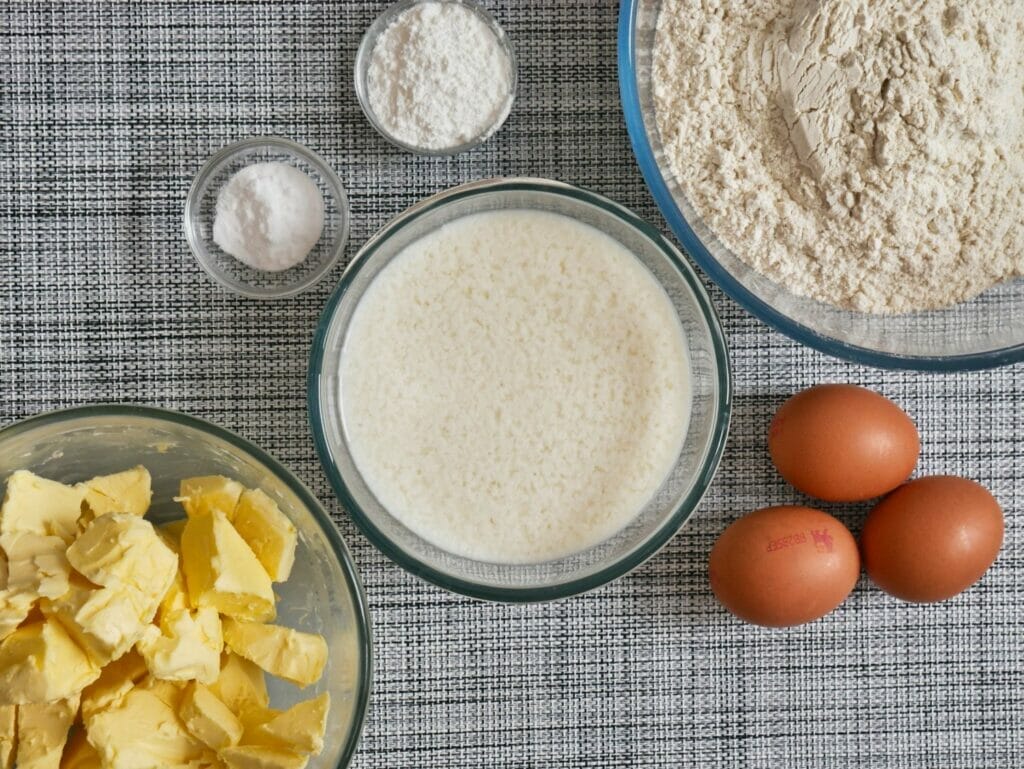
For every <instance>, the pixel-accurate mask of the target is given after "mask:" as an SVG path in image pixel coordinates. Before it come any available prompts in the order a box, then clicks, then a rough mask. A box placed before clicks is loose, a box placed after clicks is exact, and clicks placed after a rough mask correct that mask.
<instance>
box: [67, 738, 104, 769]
mask: <svg viewBox="0 0 1024 769" xmlns="http://www.w3.org/2000/svg"><path fill="white" fill-rule="evenodd" d="M60 769H103V764H102V763H101V762H100V754H99V753H97V752H96V748H94V747H93V746H92V745H90V744H89V740H88V739H87V738H86V734H85V729H81V728H79V729H75V730H74V731H72V733H71V737H70V738H69V739H68V744H67V747H65V748H64V756H63V757H62V758H61V761H60Z"/></svg>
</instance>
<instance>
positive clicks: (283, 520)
mask: <svg viewBox="0 0 1024 769" xmlns="http://www.w3.org/2000/svg"><path fill="white" fill-rule="evenodd" d="M232 522H233V523H234V525H235V529H237V530H238V533H239V534H241V535H242V539H244V540H245V542H246V544H248V545H249V547H250V548H251V549H252V551H253V552H254V553H255V554H256V557H257V558H258V559H259V561H260V563H261V564H262V565H263V568H264V569H266V571H267V574H269V575H270V578H271V579H272V580H273V581H274V582H284V581H285V580H286V579H288V576H289V575H290V574H291V571H292V564H294V563H295V545H296V542H297V534H296V531H295V526H294V525H293V524H292V522H291V521H290V520H288V516H286V515H285V514H284V513H282V512H281V510H280V508H278V506H277V503H276V502H275V501H274V500H273V499H271V498H270V497H269V496H267V494H265V493H264V492H263V491H261V490H260V489H248V490H246V491H245V492H243V493H242V496H241V497H239V499H238V506H237V507H236V508H235V517H234V519H233V521H232Z"/></svg>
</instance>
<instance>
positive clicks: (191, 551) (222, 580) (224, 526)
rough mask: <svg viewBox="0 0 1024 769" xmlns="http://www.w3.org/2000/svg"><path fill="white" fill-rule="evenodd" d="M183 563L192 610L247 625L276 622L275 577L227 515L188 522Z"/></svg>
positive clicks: (183, 536) (215, 514)
mask: <svg viewBox="0 0 1024 769" xmlns="http://www.w3.org/2000/svg"><path fill="white" fill-rule="evenodd" d="M181 558H182V563H183V565H184V571H185V583H186V584H187V585H188V595H189V602H190V603H191V604H192V605H193V606H196V607H200V606H212V607H213V608H215V609H217V611H219V612H220V613H221V614H226V615H228V616H231V617H237V618H239V619H243V620H260V621H262V620H267V619H273V618H274V616H275V613H276V612H275V608H274V591H273V588H272V586H271V582H270V577H269V575H268V574H267V572H266V570H265V569H264V568H263V566H262V565H261V564H260V562H259V560H257V558H256V556H255V555H254V554H253V552H252V549H251V548H250V547H249V546H248V545H247V544H246V543H245V540H244V539H242V537H241V536H240V535H239V533H238V532H237V531H235V527H234V526H232V525H231V522H230V521H229V520H228V519H227V516H226V515H224V513H222V512H220V511H219V510H215V511H213V512H212V513H210V514H209V515H198V516H195V517H192V518H189V521H188V523H187V524H185V530H184V531H183V532H182V535H181Z"/></svg>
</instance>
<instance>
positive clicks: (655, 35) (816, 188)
mask: <svg viewBox="0 0 1024 769" xmlns="http://www.w3.org/2000/svg"><path fill="white" fill-rule="evenodd" d="M1022 35H1024V8H1022V7H1021V6H1020V4H1019V3H1015V2H1013V0H995V1H994V2H991V3H986V4H983V5H981V6H976V7H971V8H963V7H961V5H960V4H951V3H947V2H945V1H944V0H943V1H941V2H940V0H924V2H921V3H917V4H915V6H914V8H913V10H912V11H911V10H907V9H906V4H904V3H899V2H896V0H885V1H884V2H867V1H866V0H838V1H837V2H829V3H825V2H814V1H811V0H757V1H756V2H753V3H751V2H740V1H739V0H726V1H725V2H722V3H720V4H717V5H715V6H714V7H713V8H710V9H709V8H708V6H707V4H705V3H701V2H699V0H625V2H624V3H623V5H622V13H621V16H620V29H619V73H620V85H621V95H622V102H623V109H624V112H625V117H626V123H627V126H628V129H629V132H630V136H631V139H632V142H633V147H634V150H635V152H636V154H637V158H638V161H639V164H640V166H641V169H642V171H643V173H644V176H645V178H646V179H647V182H648V184H649V186H650V188H651V190H652V193H653V195H654V197H655V199H656V200H657V202H658V203H659V205H660V207H661V209H662V211H663V213H664V214H665V216H666V219H667V220H668V222H669V224H670V226H671V227H672V229H673V231H674V232H675V234H676V235H677V236H678V237H679V239H680V241H681V242H682V243H683V246H684V247H685V248H686V250H687V251H688V252H689V253H690V255H691V256H693V258H694V259H695V261H697V262H698V263H699V265H700V266H701V267H702V268H703V269H704V270H705V271H706V272H707V273H708V274H709V275H710V276H711V278H712V279H713V280H715V282H717V283H718V284H719V285H720V286H721V287H722V288H723V289H724V290H725V291H726V292H727V293H729V294H730V295H731V296H732V297H733V298H734V299H736V301H737V302H739V303H740V304H741V305H742V306H744V307H745V308H746V309H748V310H749V311H751V312H752V313H753V314H754V315H756V316H757V317H759V318H761V319H762V320H764V321H766V322H767V323H769V324H770V325H772V326H774V327H776V328H778V329H779V330H781V331H783V332H785V333H787V334H789V335H790V336H792V337H794V338H795V339H797V340H798V341H801V342H803V343H805V344H808V345H810V346H812V347H815V348H817V349H819V350H822V351H824V352H827V353H830V354H833V355H837V356H840V357H845V358H848V359H851V360H855V361H858V362H862V363H868V364H871V365H876V366H883V367H890V368H910V369H931V370H964V369H976V368H986V367H991V366H997V365H1003V364H1007V363H1011V362H1014V361H1018V360H1021V359H1024V281H1022V280H1021V279H1020V277H1021V275H1022V274H1024V39H1022Z"/></svg>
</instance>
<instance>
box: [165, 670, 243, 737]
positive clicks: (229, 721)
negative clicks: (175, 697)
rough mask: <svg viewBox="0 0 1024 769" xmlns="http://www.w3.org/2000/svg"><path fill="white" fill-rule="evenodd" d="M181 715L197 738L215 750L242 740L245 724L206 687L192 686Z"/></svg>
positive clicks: (183, 701)
mask: <svg viewBox="0 0 1024 769" xmlns="http://www.w3.org/2000/svg"><path fill="white" fill-rule="evenodd" d="M178 715H180V716H181V720H182V721H184V722H185V727H186V728H187V729H188V730H189V732H191V733H192V736H193V737H195V738H196V739H198V740H201V741H202V742H203V744H204V745H207V746H209V747H211V748H213V749H214V750H221V749H222V748H227V747H230V746H232V745H237V744H238V741H239V740H240V739H241V738H242V722H241V721H239V720H238V717H237V716H236V715H235V714H234V713H232V712H231V709H230V708H229V707H228V706H227V705H225V704H224V703H223V702H221V701H220V699H218V698H217V695H215V694H214V693H213V692H211V691H210V690H209V689H208V688H206V687H205V686H203V685H202V684H198V683H194V682H193V683H191V684H189V685H188V688H187V689H186V690H185V696H184V698H183V699H182V702H181V709H180V710H179V711H178Z"/></svg>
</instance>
